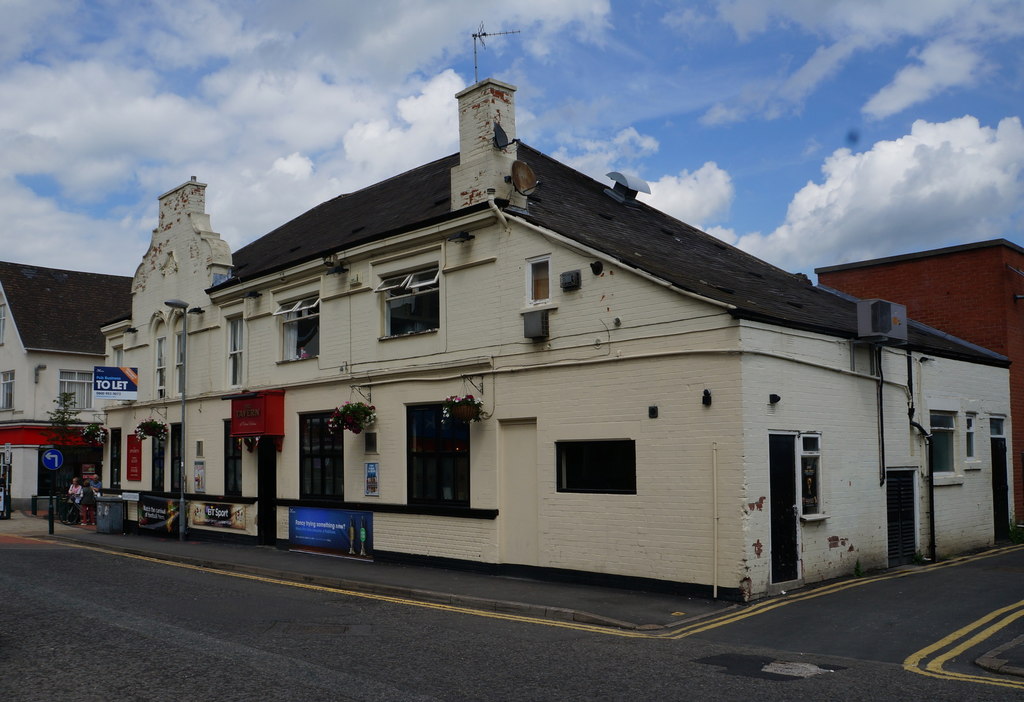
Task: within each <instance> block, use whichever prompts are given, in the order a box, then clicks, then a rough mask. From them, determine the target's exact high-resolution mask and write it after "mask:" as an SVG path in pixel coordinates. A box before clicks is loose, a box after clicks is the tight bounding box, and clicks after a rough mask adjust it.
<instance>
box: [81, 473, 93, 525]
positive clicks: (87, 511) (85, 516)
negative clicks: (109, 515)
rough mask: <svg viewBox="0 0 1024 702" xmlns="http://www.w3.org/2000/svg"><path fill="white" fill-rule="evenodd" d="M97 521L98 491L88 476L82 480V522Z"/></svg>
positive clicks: (84, 523)
mask: <svg viewBox="0 0 1024 702" xmlns="http://www.w3.org/2000/svg"><path fill="white" fill-rule="evenodd" d="M95 523H96V491H95V490H93V489H92V483H90V481H89V479H88V478H86V479H85V480H84V481H82V524H83V525H86V524H95Z"/></svg>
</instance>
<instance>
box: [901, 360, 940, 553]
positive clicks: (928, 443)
mask: <svg viewBox="0 0 1024 702" xmlns="http://www.w3.org/2000/svg"><path fill="white" fill-rule="evenodd" d="M907 389H908V390H909V391H910V407H909V408H908V409H907V414H908V415H909V417H910V426H912V427H913V428H914V429H917V430H918V431H919V432H921V436H923V437H924V443H925V454H926V460H927V461H928V555H929V557H930V558H931V559H932V563H935V463H934V459H933V457H932V456H933V452H932V435H931V434H930V433H929V431H928V430H927V429H925V428H924V427H923V426H921V425H920V424H918V423H917V422H916V421H915V420H914V413H915V412H916V411H917V410H916V409H915V407H914V355H913V354H912V353H911V352H910V351H909V350H908V351H907Z"/></svg>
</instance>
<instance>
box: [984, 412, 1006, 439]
mask: <svg viewBox="0 0 1024 702" xmlns="http://www.w3.org/2000/svg"><path fill="white" fill-rule="evenodd" d="M1005 422H1006V419H1005V418H1003V417H990V418H989V420H988V433H989V436H990V437H991V438H993V439H1000V438H1002V437H1004V436H1006V434H1005V429H1004V427H1005Z"/></svg>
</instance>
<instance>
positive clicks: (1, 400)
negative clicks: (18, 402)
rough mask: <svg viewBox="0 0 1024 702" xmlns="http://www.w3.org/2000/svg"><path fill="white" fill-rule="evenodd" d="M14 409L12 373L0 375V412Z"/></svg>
mask: <svg viewBox="0 0 1024 702" xmlns="http://www.w3.org/2000/svg"><path fill="white" fill-rule="evenodd" d="M9 409H14V371H12V370H10V371H4V372H3V373H0V410H9Z"/></svg>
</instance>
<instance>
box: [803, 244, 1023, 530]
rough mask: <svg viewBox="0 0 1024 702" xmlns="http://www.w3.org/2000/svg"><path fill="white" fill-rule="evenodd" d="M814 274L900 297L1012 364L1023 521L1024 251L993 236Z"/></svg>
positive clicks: (916, 313)
mask: <svg viewBox="0 0 1024 702" xmlns="http://www.w3.org/2000/svg"><path fill="white" fill-rule="evenodd" d="M815 272H816V273H817V274H818V282H819V283H820V284H821V285H824V286H827V287H830V288H833V289H835V290H841V291H843V292H845V293H849V294H851V295H855V296H857V297H860V298H875V297H878V298H883V299H886V300H890V301H892V302H899V303H901V304H904V305H906V306H907V314H908V316H910V317H912V318H914V319H916V320H918V321H921V322H923V323H925V324H928V325H930V326H933V327H936V328H938V329H941V330H943V331H946V332H949V333H950V334H954V335H956V336H958V337H960V338H961V339H965V340H967V341H970V342H972V343H975V344H978V345H979V346H984V347H986V348H988V349H991V350H992V351H995V352H997V353H1001V354H1003V355H1004V356H1007V357H1008V358H1009V359H1010V360H1011V361H1012V365H1011V366H1010V405H1011V414H1012V416H1013V417H1014V418H1015V419H1016V420H1017V421H1015V422H1013V423H1012V429H1011V432H1012V437H1011V439H1012V444H1011V445H1012V447H1013V450H1012V451H1011V452H1010V455H1011V456H1012V457H1013V458H1012V461H1013V471H1012V474H1013V485H1014V490H1013V493H1014V514H1015V515H1016V517H1017V520H1018V522H1020V521H1021V520H1022V519H1024V464H1022V463H1024V453H1021V451H1022V449H1024V248H1021V247H1020V246H1018V245H1016V244H1014V243H1012V242H1009V241H1007V240H1005V239H994V240H992V241H982V242H978V243H974V244H965V245H963V246H950V247H947V248H942V249H933V250H931V251H922V252H919V253H912V254H905V255H902V256H890V257H887V258H878V259H874V260H871V261H860V262H858V263H846V264H842V265H838V266H826V267H824V268H818V269H816V270H815Z"/></svg>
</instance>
